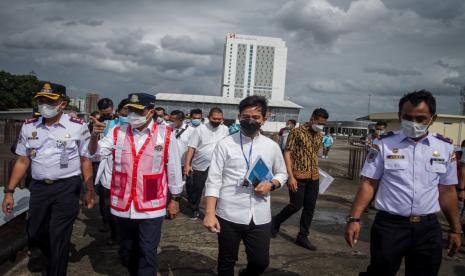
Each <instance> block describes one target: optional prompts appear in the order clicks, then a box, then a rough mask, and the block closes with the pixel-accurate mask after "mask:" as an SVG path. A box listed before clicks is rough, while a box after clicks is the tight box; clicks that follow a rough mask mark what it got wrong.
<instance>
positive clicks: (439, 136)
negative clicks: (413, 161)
mask: <svg viewBox="0 0 465 276" xmlns="http://www.w3.org/2000/svg"><path fill="white" fill-rule="evenodd" d="M433 136H434V137H436V138H437V139H439V140H441V141H443V142H446V143H448V144H453V141H452V139H450V138H447V137H445V136H442V135H441V134H439V133H433Z"/></svg>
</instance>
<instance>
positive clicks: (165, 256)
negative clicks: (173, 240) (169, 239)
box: [158, 245, 216, 276]
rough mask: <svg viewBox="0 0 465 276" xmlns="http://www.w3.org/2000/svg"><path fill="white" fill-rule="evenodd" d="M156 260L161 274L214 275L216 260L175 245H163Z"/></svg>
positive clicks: (166, 275) (178, 275)
mask: <svg viewBox="0 0 465 276" xmlns="http://www.w3.org/2000/svg"><path fill="white" fill-rule="evenodd" d="M158 262H159V264H160V265H159V269H158V270H159V273H160V275H162V276H168V275H173V276H181V275H182V276H184V275H216V260H214V259H212V258H210V257H207V256H205V255H202V254H199V253H196V252H192V251H183V250H180V249H179V247H177V246H172V245H169V246H163V247H162V252H161V253H160V254H159V255H158Z"/></svg>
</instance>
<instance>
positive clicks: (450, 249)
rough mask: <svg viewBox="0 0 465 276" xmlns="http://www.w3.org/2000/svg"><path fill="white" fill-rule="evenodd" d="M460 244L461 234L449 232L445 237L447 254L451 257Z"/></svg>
mask: <svg viewBox="0 0 465 276" xmlns="http://www.w3.org/2000/svg"><path fill="white" fill-rule="evenodd" d="M461 245H462V234H458V233H449V237H448V239H447V256H449V257H452V256H454V255H455V253H457V252H458V251H459V249H460V246H461Z"/></svg>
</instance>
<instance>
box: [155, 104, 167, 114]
mask: <svg viewBox="0 0 465 276" xmlns="http://www.w3.org/2000/svg"><path fill="white" fill-rule="evenodd" d="M155 111H163V116H165V115H166V110H165V109H164V108H163V107H160V106H157V107H155Z"/></svg>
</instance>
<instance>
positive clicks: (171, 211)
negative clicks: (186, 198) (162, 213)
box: [168, 200, 179, 219]
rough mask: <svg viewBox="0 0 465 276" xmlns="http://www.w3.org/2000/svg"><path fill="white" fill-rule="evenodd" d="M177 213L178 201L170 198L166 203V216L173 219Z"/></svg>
mask: <svg viewBox="0 0 465 276" xmlns="http://www.w3.org/2000/svg"><path fill="white" fill-rule="evenodd" d="M178 213H179V202H177V201H176V200H170V203H169V204H168V218H169V219H175V218H176V216H177V215H178Z"/></svg>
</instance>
